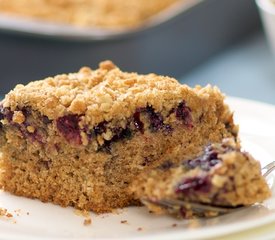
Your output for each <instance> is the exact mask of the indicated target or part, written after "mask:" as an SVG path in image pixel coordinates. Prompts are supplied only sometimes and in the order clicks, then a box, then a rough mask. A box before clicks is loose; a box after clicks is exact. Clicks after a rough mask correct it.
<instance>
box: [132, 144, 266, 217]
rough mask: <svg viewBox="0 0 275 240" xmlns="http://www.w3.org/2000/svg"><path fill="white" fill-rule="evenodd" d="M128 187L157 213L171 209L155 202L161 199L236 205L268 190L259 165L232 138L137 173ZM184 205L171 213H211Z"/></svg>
mask: <svg viewBox="0 0 275 240" xmlns="http://www.w3.org/2000/svg"><path fill="white" fill-rule="evenodd" d="M132 190H133V191H134V192H135V193H136V197H137V198H138V199H139V198H140V199H146V201H145V204H146V205H147V207H148V208H149V209H151V210H152V211H154V212H157V213H165V212H169V211H170V210H171V209H169V208H163V207H158V206H156V205H155V203H158V201H162V200H164V199H168V200H171V199H173V200H184V201H186V202H187V203H188V202H192V203H204V204H209V205H212V206H222V207H237V206H247V205H252V204H254V203H256V202H261V201H263V200H265V199H266V198H268V197H269V196H270V194H271V193H270V189H269V187H268V185H267V183H266V181H265V179H264V177H263V176H262V174H261V168H260V164H259V162H258V161H256V160H255V159H254V158H253V157H252V156H251V155H250V154H248V153H247V152H243V151H241V150H240V145H239V143H236V142H235V140H234V139H223V141H222V142H221V143H212V144H208V145H206V146H205V148H204V150H203V151H202V152H201V154H200V155H199V156H197V157H195V158H191V159H189V158H188V157H187V155H185V156H183V161H182V162H180V163H178V164H175V163H174V162H173V161H169V160H167V162H163V163H162V164H161V165H160V166H158V167H157V168H155V169H153V170H150V171H147V172H144V173H142V174H140V176H139V177H138V179H137V180H135V181H134V182H133V186H132ZM189 207H190V206H188V204H187V205H186V207H184V206H182V207H180V208H178V211H177V212H175V211H174V209H172V213H173V214H175V213H176V214H178V215H179V216H181V217H184V218H190V217H193V216H198V215H199V216H213V215H216V214H218V213H217V212H213V211H199V212H196V211H193V209H192V208H191V207H190V208H189Z"/></svg>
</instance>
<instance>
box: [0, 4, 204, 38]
mask: <svg viewBox="0 0 275 240" xmlns="http://www.w3.org/2000/svg"><path fill="white" fill-rule="evenodd" d="M201 1H203V0H180V1H179V2H178V3H176V4H174V5H172V6H171V7H169V8H167V9H166V10H164V11H162V12H160V13H159V14H156V15H155V16H153V17H151V18H150V19H148V20H147V21H146V22H145V23H144V24H142V25H141V26H139V27H135V28H121V29H115V30H112V29H102V28H96V27H94V28H93V27H90V28H89V27H75V26H72V25H66V24H59V23H51V22H47V21H43V20H37V19H28V18H24V17H16V16H11V15H8V14H4V13H1V14H0V30H5V31H14V32H21V33H27V34H30V35H38V36H44V37H45V36H46V37H54V38H61V39H77V40H85V39H87V40H104V39H110V38H111V39H113V38H117V37H123V36H127V35H129V34H132V33H135V32H139V31H142V30H145V29H147V28H150V27H154V26H157V25H159V24H161V23H163V22H166V21H168V20H169V19H172V18H174V17H176V16H177V15H178V14H180V13H182V12H184V11H186V10H187V9H189V8H191V7H192V6H194V5H196V4H198V3H199V2H201Z"/></svg>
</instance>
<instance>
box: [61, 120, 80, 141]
mask: <svg viewBox="0 0 275 240" xmlns="http://www.w3.org/2000/svg"><path fill="white" fill-rule="evenodd" d="M78 122H79V116H78V115H67V116H64V117H60V118H58V119H57V122H56V125H57V129H58V130H59V132H60V133H61V134H62V135H63V137H64V138H65V139H66V140H67V141H68V142H70V143H74V144H79V145H80V144H81V143H82V142H81V136H80V128H79V125H78Z"/></svg>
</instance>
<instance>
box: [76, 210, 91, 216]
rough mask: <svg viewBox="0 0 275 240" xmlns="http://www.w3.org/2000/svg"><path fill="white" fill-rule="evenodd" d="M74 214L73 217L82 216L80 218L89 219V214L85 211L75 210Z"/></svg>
mask: <svg viewBox="0 0 275 240" xmlns="http://www.w3.org/2000/svg"><path fill="white" fill-rule="evenodd" d="M74 213H75V215H77V216H82V217H89V216H90V213H89V212H88V211H86V210H79V209H76V210H74Z"/></svg>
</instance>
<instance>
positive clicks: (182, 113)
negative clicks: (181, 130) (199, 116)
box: [175, 101, 193, 128]
mask: <svg viewBox="0 0 275 240" xmlns="http://www.w3.org/2000/svg"><path fill="white" fill-rule="evenodd" d="M175 113H176V118H177V119H178V120H179V121H182V122H183V123H184V124H185V125H186V126H187V127H189V128H192V127H193V119H192V115H191V109H190V108H189V107H187V106H186V104H185V101H182V102H181V103H180V104H179V105H178V107H177V108H176V109H175Z"/></svg>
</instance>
